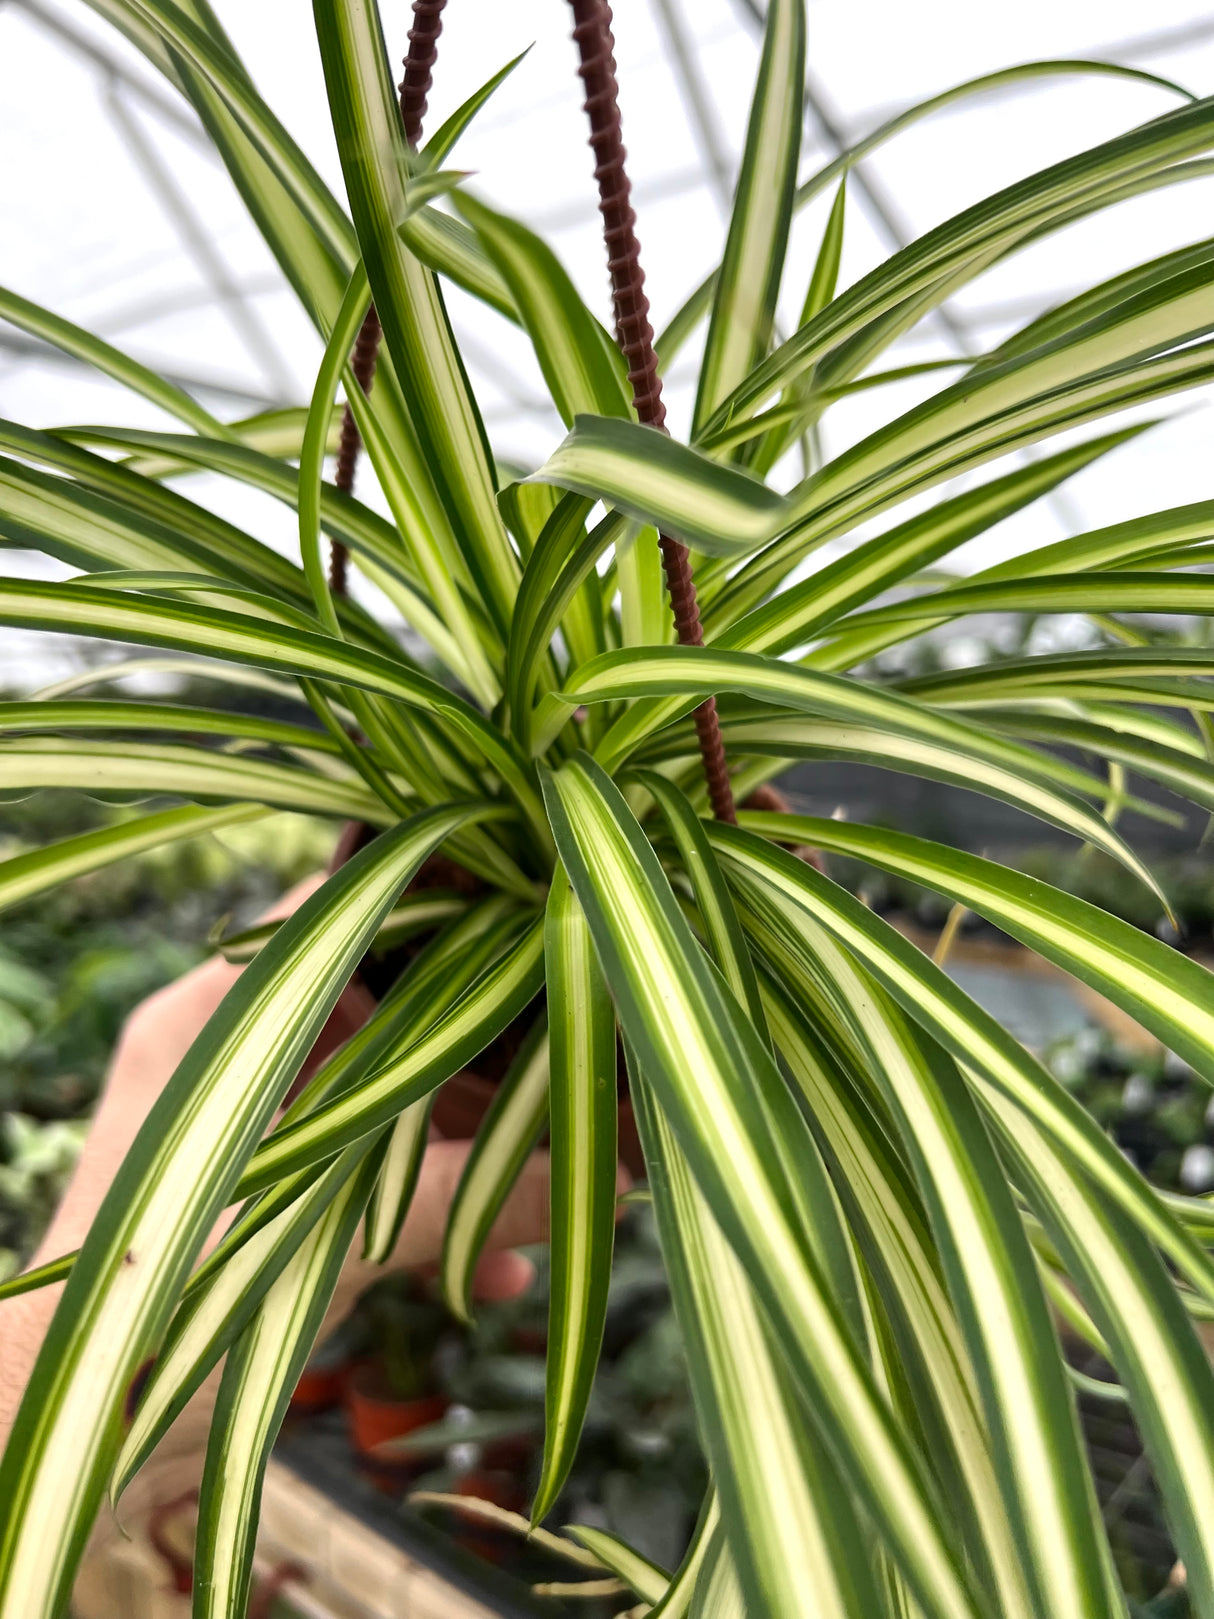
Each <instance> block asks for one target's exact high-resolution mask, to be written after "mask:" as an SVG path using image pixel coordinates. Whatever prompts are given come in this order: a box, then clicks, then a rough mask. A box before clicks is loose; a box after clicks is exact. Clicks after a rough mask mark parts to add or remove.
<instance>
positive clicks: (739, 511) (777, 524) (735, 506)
mask: <svg viewBox="0 0 1214 1619" xmlns="http://www.w3.org/2000/svg"><path fill="white" fill-rule="evenodd" d="M532 477H533V479H534V480H535V482H537V483H549V484H555V485H556V486H557V488H558V489H570V490H573V491H574V492H575V493H576V494H579V495H585V496H586V497H587V498H588V499H590V500H602V501H604V502H605V503H606V504H607V505H609V506H614V507H615V508H616V510H617V511H621V512H624V513H626V514H627V515H628V516H629V517H633V518H635V519H636V520H637V521H638V522H639V523H650V524H652V525H653V526H654V527H655V528H657V529H660V530H661V532H662V533H663V534H673V535H674V536H675V537H676V538H678V539H681V540H684V541H686V543H687V544H688V545H691V546H694V547H695V549H696V550H698V551H705V552H707V553H708V554H709V555H718V556H727V557H730V556H740V555H742V554H744V553H745V552H747V551H753V550H754V549H755V548H756V547H757V546H760V545H764V544H766V542H767V541H769V540H773V539H774V538H775V537H776V535H777V534H778V533H779V532H780V530H781V529H783V528H786V527H787V526H788V525H789V523H790V522H791V521H792V516H793V514H792V512H791V509H790V508H789V506H788V504H787V502H786V501H785V500H784V498H783V496H781V495H777V494H776V493H775V492H774V491H773V490H770V489H768V487H767V485H766V484H764V483H760V482H759V480H758V479H757V478H752V477H751V476H750V475H749V474H748V473H746V472H742V471H739V470H738V469H737V468H734V467H724V466H721V465H720V464H719V463H718V462H716V461H712V460H710V459H709V458H708V457H707V456H705V455H703V454H701V453H700V452H699V451H698V450H693V449H689V448H688V447H687V446H686V445H684V444H679V443H677V442H676V441H675V440H674V439H672V438H667V436H666V435H665V434H664V433H659V432H658V431H657V429H656V428H653V427H645V426H643V425H642V424H641V423H639V422H629V421H623V420H618V419H615V418H611V417H606V416H579V417H577V419H576V420H575V422H574V424H573V431H572V432H571V433H570V434H569V436H568V437H567V438H566V439H565V440H564V442H563V443H562V444H560V445H558V446H557V448H556V450H555V451H554V452H553V453H552V454H551V455H550V456H549V457H548V459H547V461H545V462H544V465H543V466H542V467H540V469H539V471H538V472H535V473H533V474H532Z"/></svg>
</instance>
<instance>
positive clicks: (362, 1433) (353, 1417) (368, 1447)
mask: <svg viewBox="0 0 1214 1619" xmlns="http://www.w3.org/2000/svg"><path fill="white" fill-rule="evenodd" d="M344 1399H345V1406H346V1416H347V1418H348V1420H349V1424H350V1438H351V1440H352V1441H353V1444H354V1448H355V1450H357V1451H358V1452H359V1454H360V1455H362V1456H366V1457H368V1458H369V1459H371V1460H374V1461H382V1457H379V1456H377V1455H376V1451H375V1447H376V1446H377V1445H382V1444H383V1442H384V1441H385V1440H386V1439H399V1438H400V1437H401V1435H402V1434H407V1433H412V1432H413V1430H414V1429H415V1428H426V1427H428V1426H429V1425H430V1424H431V1423H432V1422H440V1421H441V1420H442V1418H443V1417H444V1416H445V1415H446V1412H447V1407H448V1406H449V1405H450V1403H451V1402H450V1400H449V1399H448V1398H447V1396H446V1395H445V1394H425V1395H422V1396H421V1397H420V1398H418V1399H413V1400H402V1399H401V1398H400V1396H399V1395H397V1394H394V1393H393V1392H392V1389H391V1386H390V1385H389V1383H388V1380H387V1378H386V1377H385V1376H384V1373H383V1369H382V1368H381V1367H379V1366H376V1365H374V1364H372V1365H368V1366H360V1367H358V1368H357V1369H356V1370H355V1371H354V1372H353V1373H352V1374H351V1376H350V1377H349V1378H348V1379H347V1381H346V1387H345V1394H344Z"/></svg>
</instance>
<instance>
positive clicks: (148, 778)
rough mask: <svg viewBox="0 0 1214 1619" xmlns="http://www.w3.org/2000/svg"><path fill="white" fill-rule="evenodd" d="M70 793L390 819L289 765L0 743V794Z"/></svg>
mask: <svg viewBox="0 0 1214 1619" xmlns="http://www.w3.org/2000/svg"><path fill="white" fill-rule="evenodd" d="M48 787H64V788H74V789H75V790H76V791H78V792H83V793H87V794H89V795H90V796H92V797H104V796H106V795H107V794H115V795H122V796H130V797H134V798H136V799H139V798H153V797H157V796H160V795H162V794H169V793H171V794H173V795H174V796H175V797H181V798H194V799H202V800H204V801H206V800H219V801H220V802H224V801H227V802H231V801H233V800H236V801H239V802H240V805H241V807H242V808H243V809H244V810H245V811H246V813H247V812H248V806H249V801H250V800H252V801H253V802H254V803H259V804H263V805H265V806H266V807H267V808H271V809H280V810H295V811H297V812H302V813H305V814H311V815H332V816H339V817H341V818H343V819H346V820H360V821H369V822H371V823H372V825H377V826H383V825H386V824H387V823H388V822H389V821H390V820H391V819H393V817H392V815H391V813H390V812H389V811H388V810H387V808H386V807H385V805H384V804H383V803H382V801H381V800H380V799H379V798H377V797H376V796H375V795H374V794H373V793H371V792H368V791H367V789H366V788H365V787H363V786H362V784H361V783H359V782H356V781H350V780H346V781H340V780H336V779H334V777H332V776H329V775H321V774H320V773H319V772H314V771H311V770H300V769H298V768H297V767H295V766H294V765H284V764H277V763H275V762H274V761H273V760H271V759H257V758H253V757H251V756H250V755H249V754H243V753H220V752H218V751H217V750H212V749H207V748H186V747H180V746H178V745H177V744H176V743H170V742H123V743H122V744H121V747H119V746H118V745H116V744H115V743H114V742H110V741H106V742H95V741H86V740H84V739H83V738H82V737H72V738H70V739H68V738H65V737H57V736H29V737H7V738H5V740H4V741H3V742H0V791H3V792H5V793H8V794H9V795H10V796H12V795H14V794H26V793H36V792H41V791H42V790H43V789H45V788H48Z"/></svg>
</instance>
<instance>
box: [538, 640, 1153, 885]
mask: <svg viewBox="0 0 1214 1619" xmlns="http://www.w3.org/2000/svg"><path fill="white" fill-rule="evenodd" d="M722 691H731V692H737V693H739V694H740V695H742V696H745V697H749V698H753V699H755V700H756V701H760V702H769V703H776V704H779V705H781V706H787V707H789V708H795V709H800V710H802V711H803V712H807V713H812V714H816V715H818V716H820V717H821V718H824V719H835V720H841V721H844V722H845V723H849V724H857V723H859V724H861V725H867V726H871V727H872V728H873V729H874V730H877V731H880V732H882V733H886V734H888V735H889V737H890V738H891V746H890V749H889V753H890V755H891V758H892V757H896V755H897V753H898V752H899V751H901V752H902V753H903V754H904V755H905V756H906V757H908V758H914V757H916V756H918V757H919V758H922V759H923V760H924V762H925V767H926V762H927V761H928V760H930V759H932V758H934V759H935V760H937V761H941V760H943V761H944V769H945V770H946V771H947V770H948V769H949V768H950V765H949V763H948V760H947V756H948V755H952V756H953V758H954V760H955V761H956V763H955V764H954V765H952V766H951V768H953V769H963V768H966V767H967V768H968V775H969V780H968V782H967V785H968V786H971V787H973V788H974V789H975V790H976V791H979V792H986V793H989V794H990V795H991V796H992V797H995V798H1002V799H1004V800H1005V801H1007V802H1008V803H1012V804H1016V805H1017V806H1018V807H1019V808H1021V809H1024V810H1027V811H1028V812H1029V814H1030V815H1036V816H1039V817H1040V818H1041V819H1042V820H1047V821H1052V822H1053V823H1054V824H1055V825H1056V826H1061V827H1062V828H1063V829H1064V830H1065V831H1068V832H1071V833H1073V834H1076V835H1077V836H1080V837H1083V838H1086V839H1087V841H1088V842H1090V843H1093V844H1095V845H1096V846H1097V847H1098V848H1102V849H1104V850H1106V851H1107V852H1108V853H1110V854H1112V855H1113V857H1114V859H1116V860H1118V861H1119V862H1120V863H1121V864H1122V865H1124V866H1126V867H1127V869H1128V870H1130V871H1132V872H1133V873H1134V874H1135V875H1136V876H1137V877H1138V878H1139V879H1140V880H1141V881H1142V882H1144V883H1145V884H1146V885H1147V887H1148V888H1150V889H1151V890H1152V892H1154V893H1156V894H1158V895H1159V897H1160V899H1161V902H1162V903H1163V904H1164V906H1165V908H1166V905H1167V901H1166V899H1164V897H1163V895H1162V894H1161V893H1160V890H1159V886H1158V884H1157V882H1156V881H1155V879H1154V877H1152V876H1151V874H1150V872H1149V871H1148V870H1147V869H1146V867H1145V866H1144V865H1143V863H1142V861H1141V860H1139V858H1138V857H1137V855H1135V854H1134V853H1133V851H1132V850H1131V849H1130V848H1129V847H1128V846H1127V845H1126V844H1125V843H1124V841H1123V840H1122V839H1121V838H1120V837H1119V836H1118V835H1117V833H1116V832H1114V831H1113V830H1112V829H1111V828H1110V827H1109V826H1108V823H1107V822H1106V821H1104V819H1103V818H1102V817H1101V816H1100V815H1099V814H1097V813H1096V812H1095V811H1094V810H1092V809H1091V808H1089V806H1088V805H1086V804H1085V803H1084V802H1083V800H1082V799H1081V798H1079V797H1078V796H1077V795H1076V794H1075V793H1073V792H1071V791H1069V790H1068V789H1066V788H1064V787H1060V786H1058V785H1057V784H1056V778H1055V780H1050V776H1051V774H1053V771H1054V769H1055V768H1056V766H1052V765H1051V764H1050V763H1049V762H1048V761H1043V759H1042V758H1041V756H1040V755H1038V754H1035V753H1032V752H1031V751H1029V750H1028V749H1020V748H1017V747H1009V746H1008V745H1007V744H1006V743H1003V742H1001V741H996V740H995V739H994V738H992V737H991V736H990V735H989V734H988V733H984V732H982V731H981V730H979V728H978V727H977V726H970V725H966V724H965V723H964V722H962V721H958V720H955V719H951V718H950V720H949V721H948V722H946V723H943V724H942V723H941V721H942V720H943V719H944V716H943V715H941V714H939V713H934V714H933V713H930V712H929V711H928V710H927V709H925V708H923V707H921V706H920V705H918V704H915V703H908V702H906V701H904V700H900V699H899V698H898V697H897V696H896V695H895V694H894V693H890V692H885V691H881V690H879V689H877V688H875V687H873V686H870V685H862V684H861V683H859V682H858V681H852V680H845V679H842V678H840V677H838V676H832V675H826V674H820V673H818V672H817V671H811V670H808V669H800V668H797V667H796V666H794V665H790V664H786V663H780V662H778V661H777V660H776V659H774V658H765V657H761V656H758V655H756V654H754V653H746V652H729V651H718V650H717V649H716V648H715V647H661V648H652V649H650V650H649V651H648V652H646V653H645V654H643V655H642V654H640V653H637V652H633V651H627V652H609V653H606V654H605V655H604V656H603V657H601V658H595V659H593V660H592V661H591V662H590V663H588V664H584V665H583V666H582V667H581V668H580V669H578V670H577V671H575V673H574V674H573V676H572V677H571V678H570V680H569V681H567V682H566V685H565V688H564V690H563V691H561V692H559V693H556V692H554V693H550V694H549V695H548V696H547V697H546V698H545V699H544V700H543V702H542V703H541V704H540V705H539V710H538V712H537V719H536V730H537V733H538V735H539V736H540V737H545V736H548V735H550V734H551V732H552V730H553V728H554V726H555V725H556V723H557V722H558V721H559V720H560V719H561V717H562V716H563V715H564V714H565V713H566V712H567V711H568V709H569V708H571V707H572V706H573V705H575V704H578V703H588V702H589V703H593V702H603V701H607V700H609V699H628V698H632V697H649V696H654V697H672V698H673V697H679V698H682V699H683V700H684V701H685V700H686V697H690V696H695V697H707V696H709V695H715V694H716V693H719V692H722ZM671 708H673V709H674V712H675V713H677V712H679V711H680V710H679V707H678V706H676V705H675V704H674V703H671V704H670V705H668V706H667V707H666V708H665V709H664V710H659V711H658V713H659V715H661V714H663V713H664V714H670V710H671ZM638 712H639V711H638V709H637V708H635V707H634V708H633V709H632V710H630V711H629V714H628V715H626V716H625V718H624V720H623V721H622V722H620V723H618V724H617V725H616V726H615V727H613V729H612V730H610V731H609V732H608V733H607V735H606V737H605V738H604V739H603V741H602V742H601V743H600V744H599V747H598V750H597V757H598V758H599V759H600V760H601V761H602V762H603V763H606V764H611V763H615V762H617V761H618V760H619V759H621V758H623V757H626V756H627V754H628V753H629V752H630V751H631V750H632V749H633V748H634V747H635V746H636V744H637V743H638V742H639V741H640V739H641V735H643V734H644V731H646V730H651V729H652V728H653V718H654V712H653V710H651V711H650V714H649V717H648V720H647V719H646V716H645V715H644V714H641V715H640V717H639V719H637V718H634V716H637V715H638ZM671 717H673V714H671ZM638 733H639V734H638ZM963 760H964V761H966V767H963V766H962V764H961V761H963ZM1097 790H1099V789H1097Z"/></svg>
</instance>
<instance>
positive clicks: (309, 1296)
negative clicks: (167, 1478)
mask: <svg viewBox="0 0 1214 1619" xmlns="http://www.w3.org/2000/svg"><path fill="white" fill-rule="evenodd" d="M369 1168H370V1170H371V1172H372V1173H373V1172H374V1164H373V1163H372V1164H371V1165H370V1166H369ZM369 1188H370V1175H369V1174H368V1173H367V1172H366V1170H364V1173H362V1174H360V1175H356V1176H355V1177H354V1178H353V1179H351V1180H350V1181H349V1182H348V1183H347V1185H346V1186H345V1187H344V1188H343V1190H342V1191H341V1192H339V1193H338V1195H337V1197H336V1198H335V1199H334V1201H333V1203H332V1205H331V1207H330V1208H329V1210H328V1212H327V1213H326V1214H325V1215H324V1217H323V1218H322V1219H321V1221H320V1223H319V1224H318V1225H317V1226H316V1228H315V1230H314V1231H313V1232H312V1234H311V1235H310V1236H309V1237H308V1238H307V1239H306V1241H305V1242H304V1243H303V1245H302V1246H301V1247H300V1249H299V1250H298V1252H297V1253H296V1255H295V1257H294V1258H293V1259H292V1261H291V1263H290V1264H289V1265H288V1266H287V1268H286V1269H285V1270H284V1271H283V1272H282V1274H281V1275H280V1276H279V1277H278V1278H277V1280H276V1281H275V1283H274V1285H273V1286H272V1287H271V1288H270V1290H269V1292H268V1293H267V1294H266V1295H265V1297H264V1298H263V1299H262V1301H261V1303H260V1305H259V1306H258V1308H257V1313H256V1314H255V1315H254V1317H253V1319H252V1320H251V1321H250V1322H249V1324H248V1325H247V1326H246V1327H245V1329H244V1331H243V1332H242V1333H241V1335H240V1338H239V1339H238V1340H237V1342H236V1343H235V1345H234V1346H233V1348H232V1349H231V1351H230V1352H229V1354H228V1359H227V1364H226V1365H225V1367H224V1372H223V1379H222V1381H221V1383H220V1385H219V1395H218V1397H217V1399H216V1401H215V1415H214V1417H213V1418H212V1423H211V1437H210V1440H209V1442H208V1445H207V1457H206V1464H205V1466H204V1468H203V1474H202V1489H201V1492H200V1494H199V1499H198V1531H197V1536H196V1539H195V1549H194V1608H193V1611H194V1614H195V1615H196V1619H221V1616H223V1619H226V1616H228V1615H232V1614H239V1613H243V1612H244V1610H245V1607H246V1604H247V1601H248V1594H249V1585H250V1580H251V1576H252V1569H253V1547H254V1541H255V1539H256V1535H257V1520H258V1514H259V1511H260V1506H261V1488H262V1481H263V1479H264V1477H265V1468H266V1463H267V1461H268V1460H269V1456H270V1447H271V1446H272V1445H273V1443H274V1440H275V1438H276V1437H277V1435H278V1430H279V1428H280V1427H281V1425H282V1419H283V1417H284V1416H285V1415H286V1411H287V1405H288V1403H289V1402H290V1398H291V1394H292V1391H293V1390H294V1388H295V1385H296V1383H297V1382H298V1381H299V1377H300V1374H301V1373H302V1371H303V1369H304V1366H305V1365H306V1364H307V1360H308V1356H309V1355H310V1354H311V1352H312V1346H313V1343H314V1342H315V1339H316V1335H317V1333H318V1332H319V1331H320V1327H321V1323H322V1322H323V1320H324V1317H325V1311H326V1310H327V1309H328V1306H329V1300H330V1299H331V1297H332V1296H333V1289H334V1287H335V1286H336V1285H337V1278H338V1275H339V1273H340V1271H341V1267H342V1265H343V1264H344V1262H345V1258H346V1254H347V1252H348V1250H349V1247H350V1241H351V1238H352V1237H353V1235H354V1232H355V1230H356V1229H357V1226H358V1221H359V1218H360V1216H361V1214H362V1212H363V1207H364V1205H365V1203H366V1200H367V1194H368V1191H369Z"/></svg>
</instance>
